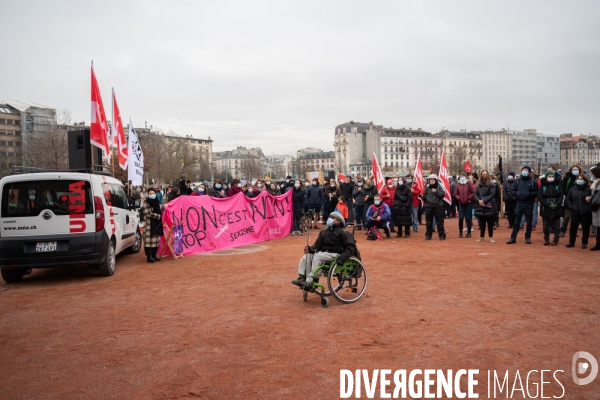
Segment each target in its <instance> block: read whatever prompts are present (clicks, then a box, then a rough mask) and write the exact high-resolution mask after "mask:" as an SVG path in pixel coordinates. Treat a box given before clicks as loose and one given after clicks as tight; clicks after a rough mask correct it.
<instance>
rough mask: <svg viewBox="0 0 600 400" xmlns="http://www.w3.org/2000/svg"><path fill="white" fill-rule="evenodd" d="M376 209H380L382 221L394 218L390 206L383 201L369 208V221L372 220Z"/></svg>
mask: <svg viewBox="0 0 600 400" xmlns="http://www.w3.org/2000/svg"><path fill="white" fill-rule="evenodd" d="M375 211H379V216H380V217H381V220H382V221H389V220H390V219H391V218H392V212H391V211H390V207H389V206H388V205H387V204H385V203H384V202H383V201H382V202H381V204H380V205H378V206H376V205H375V204H373V205H372V206H370V207H369V208H368V209H367V221H369V220H371V217H372V216H373V213H374V212H375Z"/></svg>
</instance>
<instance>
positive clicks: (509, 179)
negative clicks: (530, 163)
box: [502, 172, 517, 229]
mask: <svg viewBox="0 0 600 400" xmlns="http://www.w3.org/2000/svg"><path fill="white" fill-rule="evenodd" d="M515 182H516V180H515V173H514V172H509V173H508V175H507V176H506V180H505V181H504V183H503V184H502V194H503V198H504V210H505V212H506V215H507V218H508V229H512V227H513V222H514V221H515V207H517V198H516V197H515V195H514V194H513V192H512V190H513V187H514V186H515Z"/></svg>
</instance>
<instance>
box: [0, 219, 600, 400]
mask: <svg viewBox="0 0 600 400" xmlns="http://www.w3.org/2000/svg"><path fill="white" fill-rule="evenodd" d="M446 226H447V230H448V232H449V234H448V239H447V240H446V241H440V240H438V239H437V236H434V239H433V240H432V241H425V239H424V234H423V232H424V227H423V226H421V227H420V233H418V234H414V233H413V235H412V236H411V238H410V239H405V238H403V239H395V238H393V239H384V240H383V241H381V242H371V241H366V240H365V236H364V235H362V233H361V232H357V240H358V246H359V249H360V251H361V253H362V258H363V261H364V263H365V265H366V269H367V272H368V278H369V283H368V287H367V291H366V294H365V296H363V298H361V299H360V300H359V301H358V302H357V303H354V304H350V305H342V304H341V303H338V302H337V301H335V300H334V299H333V298H331V304H330V306H329V308H327V309H324V308H322V307H321V306H320V304H319V299H318V298H317V296H315V295H310V296H309V299H308V302H306V303H305V302H303V300H302V295H301V294H302V293H301V291H300V290H298V289H297V288H296V287H294V286H292V285H291V283H290V281H291V280H292V279H294V278H295V277H296V269H297V263H298V259H299V258H300V257H301V255H302V253H303V247H304V245H305V244H306V236H302V237H287V238H284V239H280V240H276V241H270V242H265V243H261V244H260V245H255V246H251V247H250V249H248V250H235V251H233V252H231V253H232V254H229V255H218V256H216V255H197V256H189V257H186V258H184V259H183V260H172V259H170V260H164V261H163V262H161V263H155V264H148V263H146V260H145V257H144V255H143V254H142V253H140V254H138V255H134V256H127V255H123V256H119V257H118V259H117V270H116V273H115V275H114V276H112V277H109V278H101V277H98V276H97V273H96V272H95V271H93V270H91V269H67V268H59V269H48V270H39V269H38V270H34V272H33V273H32V274H31V275H28V276H26V277H25V279H24V280H23V282H20V283H18V284H11V285H8V284H4V283H3V286H0V291H2V292H0V305H1V307H0V376H1V382H0V398H2V399H20V398H23V399H29V398H45V399H66V398H81V399H126V398H136V399H137V398H143V399H146V398H151V399H172V398H173V399H177V398H203V399H226V398H239V399H255V398H257V399H258V398H260V399H282V398H286V399H331V398H339V396H340V369H349V370H356V369H368V370H369V372H370V373H371V372H372V370H373V369H383V368H387V369H391V370H392V371H394V370H398V369H406V370H408V371H409V372H410V371H411V370H414V369H426V368H430V369H442V370H447V369H453V370H458V369H479V370H480V373H479V375H478V377H477V378H478V380H479V385H478V386H477V388H478V392H479V393H480V398H487V385H488V379H487V371H488V370H492V371H493V370H496V371H497V373H498V375H501V376H504V373H505V372H506V371H507V370H508V371H509V382H510V385H511V386H512V385H513V380H514V376H515V373H516V371H517V370H518V371H519V373H520V375H521V377H522V380H523V385H525V376H526V374H527V372H528V371H530V370H538V371H539V370H542V369H543V370H551V371H555V370H562V371H564V372H562V373H561V372H559V373H557V377H558V379H559V381H560V382H561V383H562V385H564V387H565V391H566V394H565V395H564V397H562V398H566V399H600V377H598V378H596V380H595V381H594V382H592V383H591V384H589V385H587V386H577V385H575V384H574V383H573V380H572V378H571V360H572V357H573V354H574V353H575V352H577V351H586V352H589V353H591V354H592V355H594V356H595V357H596V358H597V359H598V360H600V314H599V313H600V291H599V288H600V252H590V251H589V250H582V249H581V248H580V247H579V245H580V243H578V245H577V247H575V248H573V249H567V248H565V247H564V244H565V243H566V240H565V239H561V243H560V244H559V246H557V247H550V246H542V234H541V232H540V231H536V232H534V233H533V244H532V245H526V244H525V243H524V239H523V235H522V233H521V234H520V235H519V238H518V243H517V244H516V245H512V246H508V245H506V244H505V243H504V242H505V241H506V240H507V239H508V236H509V232H508V229H507V228H506V220H504V221H502V222H501V227H500V228H498V230H496V231H495V237H496V239H497V243H489V242H487V239H486V242H484V243H475V239H476V237H477V236H478V235H477V234H474V237H473V238H472V239H459V238H458V228H457V222H456V219H452V220H447V221H446ZM591 240H592V242H591V244H592V245H593V243H594V242H593V241H594V240H595V239H591ZM590 247H591V246H590ZM251 251H254V252H251ZM7 289H8V290H7ZM492 376H493V375H492ZM532 378H533V379H532V380H535V381H537V383H538V384H539V381H540V378H539V374H537V373H534V374H532ZM530 379H531V378H530ZM544 381H550V383H548V384H546V385H545V392H544V396H553V395H554V396H560V395H561V392H562V390H561V388H560V386H559V385H558V384H557V383H556V381H555V380H554V379H553V378H552V373H546V375H545V377H544ZM530 385H531V382H530ZM518 386H519V385H518V383H517V387H518ZM530 387H531V391H532V395H533V393H534V392H533V390H534V388H535V387H534V386H530ZM392 390H393V383H392V389H388V392H390V393H391V391H392ZM378 396H379V389H378V390H377V392H376V397H378ZM362 398H366V396H365V392H364V387H363V391H362ZM498 398H506V396H503V395H499V396H498ZM514 398H523V396H522V394H521V392H516V393H515V395H514Z"/></svg>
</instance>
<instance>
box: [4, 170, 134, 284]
mask: <svg viewBox="0 0 600 400" xmlns="http://www.w3.org/2000/svg"><path fill="white" fill-rule="evenodd" d="M141 246H142V235H141V232H140V229H139V215H138V213H137V212H136V211H135V205H130V204H129V202H128V200H127V195H126V193H125V189H124V187H123V185H122V184H121V182H120V181H119V180H117V179H114V178H112V177H110V176H107V175H104V174H89V173H80V172H59V171H48V172H36V173H24V174H18V175H10V176H6V177H4V178H2V179H1V180H0V272H1V274H2V278H3V279H4V280H5V281H6V282H8V283H11V282H17V281H20V280H21V279H23V276H24V275H25V274H28V273H30V272H31V269H32V268H48V267H54V266H81V265H94V266H97V268H98V271H99V273H100V275H102V276H111V275H113V274H114V272H115V265H116V255H117V254H119V253H121V252H123V251H125V252H127V253H137V252H139V251H140V248H141Z"/></svg>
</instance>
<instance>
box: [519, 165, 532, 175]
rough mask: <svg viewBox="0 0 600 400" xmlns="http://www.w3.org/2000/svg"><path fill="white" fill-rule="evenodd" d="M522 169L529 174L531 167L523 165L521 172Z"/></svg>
mask: <svg viewBox="0 0 600 400" xmlns="http://www.w3.org/2000/svg"><path fill="white" fill-rule="evenodd" d="M524 169H526V170H528V171H529V173H531V167H530V166H529V165H524V166H523V168H521V171H523V170H524Z"/></svg>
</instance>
